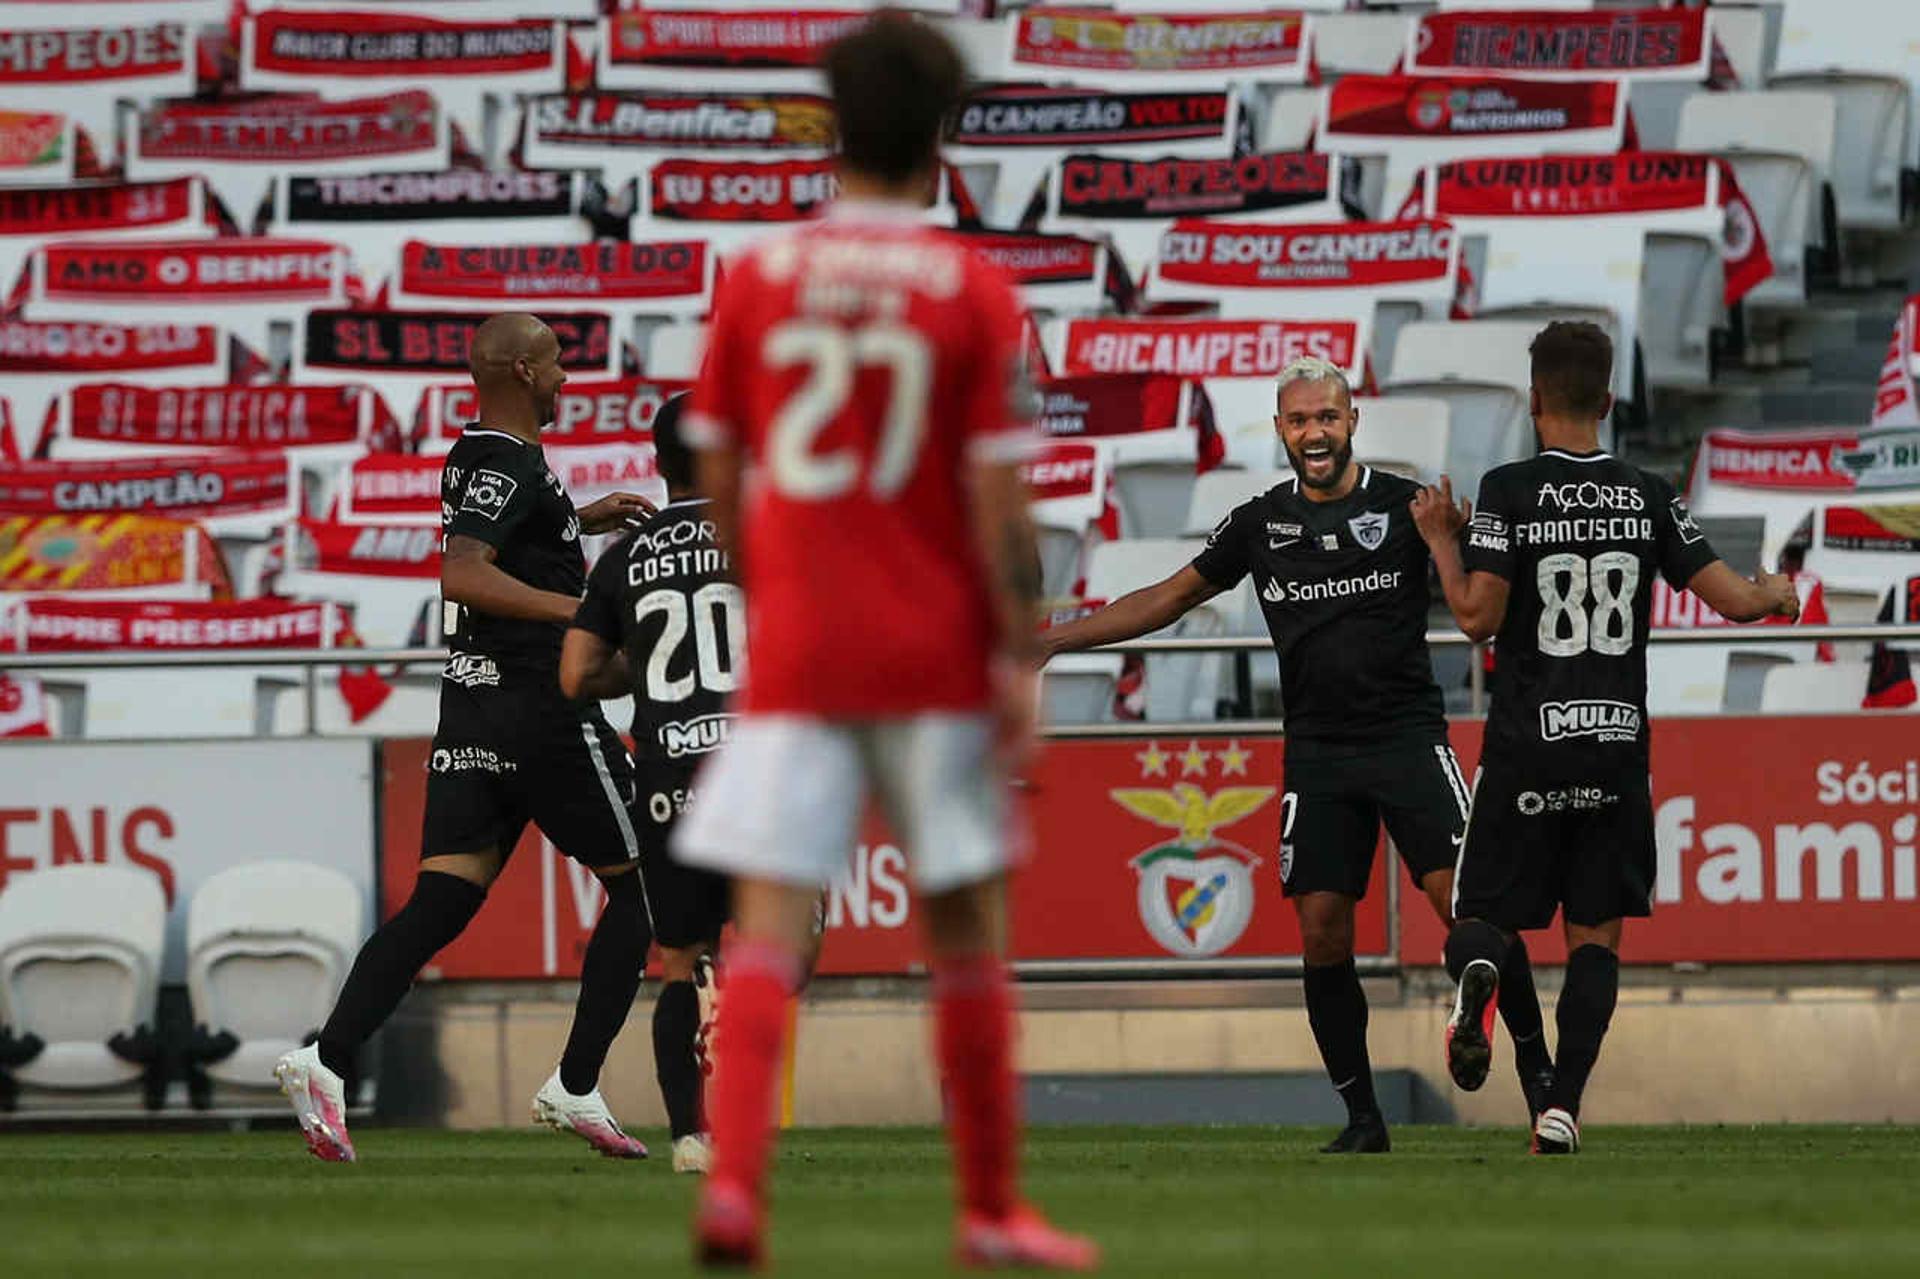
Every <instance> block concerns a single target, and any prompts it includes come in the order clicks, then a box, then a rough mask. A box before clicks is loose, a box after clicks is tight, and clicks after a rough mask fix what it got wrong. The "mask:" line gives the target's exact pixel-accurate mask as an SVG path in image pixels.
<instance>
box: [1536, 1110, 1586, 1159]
mask: <svg viewBox="0 0 1920 1279" xmlns="http://www.w3.org/2000/svg"><path fill="white" fill-rule="evenodd" d="M1533 1153H1534V1154H1536V1155H1577V1154H1579V1153H1580V1122H1579V1121H1578V1120H1577V1119H1575V1118H1574V1117H1573V1116H1572V1115H1570V1114H1568V1113H1567V1112H1566V1111H1565V1110H1562V1109H1561V1108H1560V1107H1558V1106H1548V1107H1547V1108H1546V1109H1545V1110H1543V1111H1541V1112H1540V1120H1539V1122H1538V1123H1536V1124H1534V1126H1533Z"/></svg>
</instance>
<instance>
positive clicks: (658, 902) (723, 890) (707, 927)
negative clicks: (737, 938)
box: [633, 764, 733, 949]
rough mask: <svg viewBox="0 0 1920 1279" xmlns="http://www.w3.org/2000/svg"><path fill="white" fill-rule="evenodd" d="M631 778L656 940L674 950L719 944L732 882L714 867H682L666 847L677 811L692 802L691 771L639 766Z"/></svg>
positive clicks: (642, 867)
mask: <svg viewBox="0 0 1920 1279" xmlns="http://www.w3.org/2000/svg"><path fill="white" fill-rule="evenodd" d="M635 776H636V777H637V778H638V781H639V793H638V794H637V795H635V796H634V800H633V829H634V832H635V833H636V834H637V835H638V836H639V839H640V877H641V879H642V880H643V881H644V882H645V884H646V886H647V912H648V914H650V915H651V916H652V918H653V936H654V940H655V941H657V942H659V943H660V944H661V945H662V946H667V947H671V948H673V949H679V948H681V947H684V946H698V945H701V944H702V943H713V942H718V941H719V940H720V930H721V928H722V927H724V926H725V925H726V922H727V919H728V917H729V915H730V913H731V911H732V904H733V901H732V885H731V883H730V881H729V880H728V879H727V877H726V876H725V875H722V874H720V873H719V872H718V871H711V870H706V869H704V868H702V867H697V866H684V865H682V864H681V863H680V862H678V861H676V860H675V859H674V857H673V854H672V853H671V852H670V851H669V850H668V847H667V841H668V838H669V837H670V836H671V835H672V834H673V828H674V826H675V825H676V824H677V823H678V822H679V820H680V814H681V813H683V812H685V811H686V808H687V805H688V804H690V803H692V802H693V777H694V770H693V769H691V768H686V767H684V766H679V765H674V766H662V765H647V764H643V765H641V766H640V768H639V770H638V772H637V773H636V774H635Z"/></svg>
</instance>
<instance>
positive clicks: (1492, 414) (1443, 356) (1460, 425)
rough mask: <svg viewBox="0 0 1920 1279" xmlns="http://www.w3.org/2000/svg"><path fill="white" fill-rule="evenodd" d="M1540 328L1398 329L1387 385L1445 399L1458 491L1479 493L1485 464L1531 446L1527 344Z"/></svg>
mask: <svg viewBox="0 0 1920 1279" xmlns="http://www.w3.org/2000/svg"><path fill="white" fill-rule="evenodd" d="M1539 331H1540V325H1539V324H1537V323H1534V322H1531V321H1517V320H1468V321H1463V320H1421V321H1418V322H1416V323H1413V324H1409V325H1407V326H1406V327H1404V328H1402V329H1401V330H1400V335H1399V339H1398V340H1397V341H1396V342H1395V344H1394V352H1393V374H1392V376H1391V378H1390V379H1389V380H1388V382H1387V385H1386V388H1385V389H1386V390H1387V391H1388V392H1389V393H1390V394H1392V395H1395V396H1397V395H1401V394H1408V395H1419V396H1423V397H1426V398H1430V399H1438V400H1444V401H1445V402H1446V404H1447V411H1448V415H1449V422H1450V425H1449V428H1448V442H1447V472H1448V474H1449V475H1451V476H1452V477H1453V485H1454V489H1455V491H1456V492H1458V493H1461V494H1472V493H1477V492H1478V491H1479V489H1480V479H1481V477H1482V476H1483V475H1485V474H1486V473H1487V472H1488V471H1489V470H1491V469H1492V468H1494V467H1495V466H1498V465H1499V464H1500V463H1502V462H1510V461H1513V460H1515V459H1517V458H1520V457H1524V456H1526V455H1527V454H1529V453H1530V452H1532V448H1531V432H1532V419H1531V418H1530V417H1529V415H1528V412H1527V395H1528V389H1529V387H1530V386H1531V385H1532V380H1533V373H1532V364H1531V361H1530V359H1529V357H1528V355H1527V346H1528V344H1529V343H1531V342H1532V341H1533V337H1534V335H1535V334H1536V333H1538V332H1539Z"/></svg>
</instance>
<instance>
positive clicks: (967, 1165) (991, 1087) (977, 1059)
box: [728, 955, 1020, 1220]
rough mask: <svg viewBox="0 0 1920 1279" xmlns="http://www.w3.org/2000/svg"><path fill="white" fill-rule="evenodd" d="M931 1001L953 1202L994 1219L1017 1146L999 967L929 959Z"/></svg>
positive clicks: (1009, 1190)
mask: <svg viewBox="0 0 1920 1279" xmlns="http://www.w3.org/2000/svg"><path fill="white" fill-rule="evenodd" d="M728 995H729V997H731V995H732V992H731V991H729V992H728ZM933 1001H934V1042H935V1051H936V1052H937V1053H938V1055H939V1058H940V1074H941V1078H942V1079H943V1081H944V1082H945V1084H946V1090H947V1128H948V1133H949V1136H950V1138H951V1140H952V1143H953V1157H954V1163H955V1166H956V1172H957V1173H958V1176H959V1180H960V1202H961V1207H962V1208H964V1209H965V1210H966V1211H968V1212H974V1213H979V1214H981V1215H983V1216H986V1217H989V1218H992V1219H995V1220H998V1219H1000V1218H1003V1217H1005V1216H1006V1215H1007V1214H1008V1213H1010V1212H1012V1211H1013V1207H1014V1204H1015V1203H1016V1202H1017V1198H1018V1196H1017V1195H1016V1192H1015V1186H1014V1182H1015V1177H1016V1172H1017V1167H1016V1165H1017V1163H1018V1158H1019V1149H1018V1148H1019V1144H1020V1103H1019V1098H1018V1096H1017V1095H1016V1093H1015V1080H1014V1073H1013V1017H1014V1007H1013V989H1012V986H1011V985H1010V984H1009V982H1008V979H1007V970H1006V966H1005V965H1003V964H1002V963H1001V962H1000V960H999V959H997V958H995V957H993V956H990V955H975V956H968V957H966V958H964V959H949V960H941V961H936V963H935V965H934V970H933Z"/></svg>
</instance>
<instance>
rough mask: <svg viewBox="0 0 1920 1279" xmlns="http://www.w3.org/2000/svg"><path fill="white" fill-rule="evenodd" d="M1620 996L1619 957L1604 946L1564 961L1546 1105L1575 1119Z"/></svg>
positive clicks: (1581, 950) (1579, 951)
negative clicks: (1564, 975)
mask: <svg viewBox="0 0 1920 1279" xmlns="http://www.w3.org/2000/svg"><path fill="white" fill-rule="evenodd" d="M1619 997H1620V957H1619V956H1618V955H1616V954H1614V953H1613V952H1612V951H1610V950H1608V949H1607V948H1606V947H1605V946H1594V945H1586V946H1581V947H1579V948H1577V949H1576V950H1575V951H1574V952H1573V954H1571V955H1569V956H1567V983H1566V985H1564V986H1562V987H1561V988H1560V1005H1559V1008H1558V1009H1557V1010H1556V1011H1555V1018H1554V1019H1555V1021H1556V1022H1557V1023H1558V1024H1559V1029H1560V1040H1559V1043H1558V1045H1557V1049H1558V1051H1557V1052H1556V1053H1555V1060H1554V1071H1555V1075H1554V1081H1553V1091H1552V1092H1551V1093H1550V1094H1549V1099H1548V1104H1549V1105H1553V1106H1559V1107H1560V1108H1561V1109H1563V1110H1565V1111H1566V1112H1567V1113H1569V1114H1571V1115H1573V1116H1575V1117H1576V1118H1577V1117H1578V1116H1579V1114H1580V1096H1581V1094H1582V1093H1584V1092H1585V1091H1586V1090H1587V1076H1588V1075H1590V1074H1592V1073H1593V1064H1594V1062H1596V1061H1598V1060H1599V1059H1600V1041H1601V1040H1602V1039H1604V1038H1606V1034H1607V1023H1609V1022H1610V1021H1612V1020H1613V1006H1614V1003H1615V1002H1616V1001H1617V1000H1618V999H1619Z"/></svg>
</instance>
